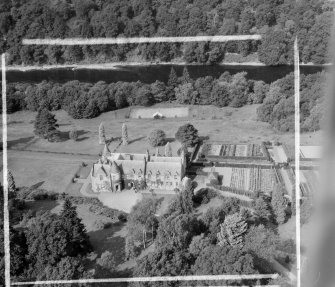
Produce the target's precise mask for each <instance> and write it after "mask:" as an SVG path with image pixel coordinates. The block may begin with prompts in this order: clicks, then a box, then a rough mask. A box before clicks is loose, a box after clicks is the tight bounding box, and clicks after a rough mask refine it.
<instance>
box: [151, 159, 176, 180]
mask: <svg viewBox="0 0 335 287" xmlns="http://www.w3.org/2000/svg"><path fill="white" fill-rule="evenodd" d="M146 172H147V174H148V173H152V174H157V173H159V174H162V175H165V174H170V175H171V176H173V175H176V174H177V175H180V174H181V164H180V163H177V162H151V161H149V162H147V170H146Z"/></svg>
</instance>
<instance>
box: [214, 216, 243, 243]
mask: <svg viewBox="0 0 335 287" xmlns="http://www.w3.org/2000/svg"><path fill="white" fill-rule="evenodd" d="M247 229H248V224H247V223H246V222H245V220H244V219H243V218H242V216H241V214H240V213H234V214H231V215H227V216H226V218H225V221H224V222H223V223H222V224H221V225H220V232H218V234H217V238H218V241H219V243H218V244H219V245H220V246H225V245H231V246H240V247H243V239H244V234H245V233H246V231H247Z"/></svg>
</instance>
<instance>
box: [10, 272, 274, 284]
mask: <svg viewBox="0 0 335 287" xmlns="http://www.w3.org/2000/svg"><path fill="white" fill-rule="evenodd" d="M278 276H279V275H278V274H277V273H275V274H248V275H190V276H160V277H131V278H105V279H79V280H51V281H31V282H13V283H12V284H11V285H44V284H45V285H49V284H73V283H77V284H80V283H119V282H172V281H199V280H213V281H214V280H215V281H218V280H243V279H253V280H256V279H276V278H277V277H278Z"/></svg>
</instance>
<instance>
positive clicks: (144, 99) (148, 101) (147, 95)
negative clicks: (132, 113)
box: [135, 86, 155, 107]
mask: <svg viewBox="0 0 335 287" xmlns="http://www.w3.org/2000/svg"><path fill="white" fill-rule="evenodd" d="M154 101H155V99H154V96H153V95H152V93H151V91H150V89H149V88H148V87H146V86H144V87H141V88H140V89H139V91H138V94H137V96H136V100H135V104H136V105H140V106H145V107H149V106H151V105H152V104H154Z"/></svg>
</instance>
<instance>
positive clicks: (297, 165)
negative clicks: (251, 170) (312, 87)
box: [294, 37, 301, 287]
mask: <svg viewBox="0 0 335 287" xmlns="http://www.w3.org/2000/svg"><path fill="white" fill-rule="evenodd" d="M294 95H295V96H294V119H295V205H296V253H297V287H300V284H301V276H300V268H301V266H300V265H301V262H300V260H301V259H300V256H301V254H300V67H299V47H298V37H296V38H295V41H294Z"/></svg>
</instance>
